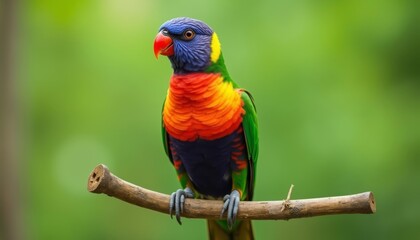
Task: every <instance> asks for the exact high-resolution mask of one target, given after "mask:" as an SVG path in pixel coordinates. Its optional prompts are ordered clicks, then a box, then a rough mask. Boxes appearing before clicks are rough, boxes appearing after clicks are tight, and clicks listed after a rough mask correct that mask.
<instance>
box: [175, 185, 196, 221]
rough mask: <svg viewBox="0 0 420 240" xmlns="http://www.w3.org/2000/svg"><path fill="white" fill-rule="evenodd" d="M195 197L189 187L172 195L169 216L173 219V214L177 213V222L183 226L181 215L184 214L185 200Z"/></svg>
mask: <svg viewBox="0 0 420 240" xmlns="http://www.w3.org/2000/svg"><path fill="white" fill-rule="evenodd" d="M193 197H194V192H193V191H192V190H191V189H190V188H188V187H187V188H185V189H178V190H177V191H176V192H173V193H172V194H171V200H170V202H169V215H171V218H172V216H173V213H174V212H175V217H176V220H177V221H178V223H179V224H180V225H182V222H181V213H183V212H184V202H185V198H193Z"/></svg>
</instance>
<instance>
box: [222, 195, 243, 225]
mask: <svg viewBox="0 0 420 240" xmlns="http://www.w3.org/2000/svg"><path fill="white" fill-rule="evenodd" d="M223 202H224V203H223V208H222V212H221V213H220V218H222V216H223V213H225V211H226V210H227V225H228V228H229V229H232V226H233V224H234V223H235V220H236V215H237V214H238V209H239V202H240V194H239V192H238V191H237V190H233V191H232V192H231V193H230V194H227V195H226V196H224V197H223Z"/></svg>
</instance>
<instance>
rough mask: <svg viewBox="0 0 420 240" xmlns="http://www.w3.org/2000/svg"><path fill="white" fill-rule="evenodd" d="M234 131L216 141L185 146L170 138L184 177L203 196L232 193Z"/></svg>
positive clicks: (218, 195) (195, 142)
mask: <svg viewBox="0 0 420 240" xmlns="http://www.w3.org/2000/svg"><path fill="white" fill-rule="evenodd" d="M238 134H240V133H238V132H237V131H234V132H233V133H232V134H230V135H228V136H226V137H223V138H219V139H216V140H211V141H209V140H202V139H198V140H196V141H192V142H187V141H180V140H177V139H175V138H172V137H169V138H170V142H171V146H172V147H173V148H174V149H175V151H176V152H177V155H178V157H179V158H180V159H181V162H182V165H183V166H184V168H185V170H186V172H187V175H188V176H189V178H190V180H191V182H192V183H193V185H194V187H195V189H196V190H197V191H198V192H199V193H201V194H203V195H206V196H212V197H215V198H220V197H223V196H224V195H226V194H229V193H230V192H231V190H232V170H233V169H234V168H235V164H234V162H233V161H232V160H231V156H232V152H233V151H234V148H233V144H232V143H233V141H234V139H235V137H237V136H238Z"/></svg>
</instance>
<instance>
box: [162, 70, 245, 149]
mask: <svg viewBox="0 0 420 240" xmlns="http://www.w3.org/2000/svg"><path fill="white" fill-rule="evenodd" d="M244 113H245V111H244V110H243V102H242V99H241V96H240V92H239V91H237V90H235V89H234V88H233V86H232V83H231V82H225V81H223V78H222V76H220V74H216V73H192V74H185V75H173V76H172V78H171V81H170V85H169V89H168V94H167V96H166V101H165V104H164V107H163V113H162V114H163V124H164V127H165V129H166V131H167V132H168V133H169V134H170V135H171V136H172V137H174V138H177V139H179V140H182V141H194V140H197V139H198V138H200V139H204V140H214V139H218V138H221V137H224V136H227V135H228V134H230V133H232V132H233V131H235V130H236V129H237V128H238V127H239V125H240V124H241V122H242V116H243V114H244Z"/></svg>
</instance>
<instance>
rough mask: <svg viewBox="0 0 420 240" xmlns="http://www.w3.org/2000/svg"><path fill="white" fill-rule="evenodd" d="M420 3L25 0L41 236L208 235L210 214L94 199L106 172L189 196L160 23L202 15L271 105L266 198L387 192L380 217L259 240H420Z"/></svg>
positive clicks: (23, 34)
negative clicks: (168, 150)
mask: <svg viewBox="0 0 420 240" xmlns="http://www.w3.org/2000/svg"><path fill="white" fill-rule="evenodd" d="M419 9H420V6H419V4H418V1H415V0H412V1H410V0H372V1H362V0H356V1H305V0H298V1H296V0H281V1H278V0H264V1H249V2H245V1H222V0H211V1H186V0H178V1H145V0H102V1H99V0H94V1H86V0H83V1H81V0H71V1H70V0H63V1H52V0H51V1H47V0H43V1H42V0H38V1H20V4H19V5H18V10H17V14H18V15H17V19H18V21H17V27H18V31H17V35H18V39H17V42H16V44H17V51H16V53H17V57H16V59H17V68H16V69H17V81H18V84H17V85H18V100H19V112H20V114H19V115H20V125H19V132H20V134H21V136H22V137H21V141H20V144H19V153H20V155H21V157H20V159H21V162H20V165H21V166H22V167H21V168H20V170H19V178H20V180H21V181H20V184H21V186H20V189H21V206H20V209H21V212H22V223H23V224H22V229H21V231H22V232H23V233H24V236H25V238H26V239H206V238H207V233H206V224H205V221H204V220H189V219H184V220H183V222H184V224H183V225H182V226H179V225H178V224H177V223H176V221H174V220H171V219H170V218H169V216H168V215H165V214H161V213H157V212H153V211H150V210H146V209H142V208H139V207H135V206H132V205H129V204H127V203H124V202H121V201H118V200H115V199H113V198H109V197H107V196H105V195H94V194H91V193H88V192H87V190H86V183H87V177H88V175H89V173H90V171H91V170H92V169H93V168H94V167H95V166H96V165H97V164H99V163H104V164H106V165H107V166H108V167H109V168H110V169H111V171H112V172H114V173H115V174H117V175H118V176H120V177H122V178H124V179H126V180H128V181H131V182H133V183H135V184H138V185H140V186H143V187H146V188H149V189H153V190H155V191H160V192H163V193H168V194H169V193H171V192H172V191H174V190H175V189H177V188H179V187H180V186H179V184H178V182H177V178H176V175H175V171H174V170H173V167H172V166H171V164H170V163H169V161H168V160H167V158H166V156H165V154H164V151H163V147H162V143H161V134H160V117H161V106H162V103H163V99H164V97H165V94H166V89H167V86H168V80H169V77H170V75H171V68H170V63H169V61H168V60H167V59H166V58H160V59H159V60H158V61H156V59H155V58H154V56H153V50H152V47H153V40H154V37H155V35H156V33H157V29H158V27H159V26H160V25H161V24H162V23H163V22H164V21H166V20H168V19H171V18H173V17H178V16H189V17H193V18H198V19H201V20H203V21H205V22H206V23H208V24H209V25H210V26H212V28H213V29H214V30H215V31H216V32H217V33H218V35H219V38H220V40H221V43H222V49H223V53H224V56H225V61H226V63H227V67H228V69H229V71H230V74H231V76H232V77H233V78H234V79H235V80H236V81H237V82H238V83H239V84H240V85H241V86H242V87H245V88H247V89H248V90H250V91H251V92H252V93H253V95H254V97H255V99H256V104H257V107H258V115H259V123H260V158H259V163H258V173H257V174H258V178H257V185H256V192H255V200H278V199H284V198H285V197H286V194H287V191H288V189H289V186H290V184H292V183H293V184H294V185H295V189H294V192H293V195H292V198H295V199H297V198H311V197H323V196H334V195H346V194H353V193H358V192H364V191H373V192H374V194H375V197H376V201H377V213H376V214H374V215H343V216H325V217H317V218H310V219H298V220H291V221H255V222H254V230H255V234H256V237H257V238H258V239H413V238H415V236H417V237H418V236H420V230H419V229H420V221H419V214H420V206H419V205H420V186H419V185H420V126H419V124H420V61H419V60H420V30H419V25H420V14H419Z"/></svg>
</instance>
